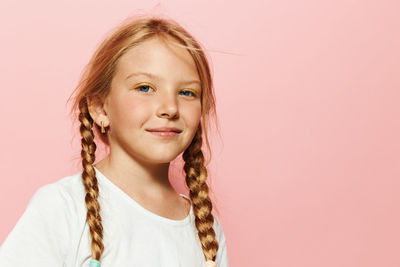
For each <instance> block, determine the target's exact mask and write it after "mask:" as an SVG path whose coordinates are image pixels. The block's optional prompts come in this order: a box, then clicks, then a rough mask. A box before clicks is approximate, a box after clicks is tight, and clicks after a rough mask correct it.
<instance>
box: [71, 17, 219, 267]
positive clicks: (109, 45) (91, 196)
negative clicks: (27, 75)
mask: <svg viewBox="0 0 400 267" xmlns="http://www.w3.org/2000/svg"><path fill="white" fill-rule="evenodd" d="M154 37H158V38H165V37H173V38H174V40H176V41H177V43H176V45H178V46H181V47H183V48H185V49H186V50H187V51H188V52H189V53H190V55H191V56H192V58H193V60H194V62H195V65H196V68H197V72H198V75H199V78H200V83H201V88H202V90H201V111H202V113H201V120H200V123H199V126H198V129H197V131H196V133H195V135H194V137H193V140H192V141H191V143H190V145H189V146H188V147H187V148H186V150H185V151H184V152H183V154H182V157H183V160H184V167H183V169H184V171H185V175H186V177H185V181H186V185H187V186H188V189H189V191H190V192H189V196H190V199H191V203H192V208H193V212H194V215H195V225H196V228H197V232H198V237H199V240H200V242H201V245H202V250H203V253H204V256H205V260H206V261H207V260H212V261H215V259H216V255H217V251H218V246H219V245H218V242H217V240H216V238H215V231H214V229H213V223H214V217H213V215H212V213H211V211H212V208H213V205H212V203H211V199H210V197H209V187H208V185H207V183H206V179H207V169H206V167H205V162H204V161H205V159H204V156H203V152H202V143H203V139H202V129H204V136H205V140H206V144H207V148H208V150H209V151H211V150H210V144H209V141H208V137H207V127H206V125H207V122H208V119H209V118H210V115H214V118H216V110H215V95H214V90H213V81H212V75H211V72H210V67H209V63H208V60H207V57H206V55H205V53H204V51H203V49H202V47H201V45H200V44H199V42H198V41H196V40H195V39H194V37H193V36H192V35H190V34H189V33H188V32H187V31H186V30H185V29H184V28H183V27H182V26H180V25H179V24H178V23H177V22H176V21H174V20H172V19H169V18H168V19H167V18H161V17H154V16H153V17H151V16H147V17H146V16H144V17H138V18H128V19H127V20H125V21H124V22H123V23H121V24H120V25H118V26H117V27H116V28H115V29H114V30H113V31H112V32H111V33H110V34H109V35H108V36H107V37H106V38H105V39H104V40H103V41H102V42H101V43H100V45H99V46H98V48H97V49H96V51H95V53H94V54H93V56H92V58H91V59H90V61H89V63H88V64H87V65H86V66H85V68H84V71H83V72H82V75H81V78H80V81H79V83H78V85H77V87H76V88H75V90H74V91H73V94H74V93H75V97H74V101H73V105H72V108H71V113H72V114H73V115H74V116H75V117H76V118H75V119H76V120H77V119H79V121H80V134H81V137H82V138H81V145H82V150H81V157H82V167H83V171H82V183H83V186H84V188H85V192H86V195H85V203H86V207H87V213H86V219H87V222H88V224H89V231H90V235H91V238H92V239H91V251H92V258H93V259H95V260H98V261H100V258H101V256H102V253H103V250H104V245H103V225H102V218H101V216H100V205H99V202H98V200H97V198H98V196H99V189H98V181H97V178H96V172H95V169H94V167H93V163H94V161H95V151H96V144H95V141H94V134H93V127H94V128H95V131H96V135H97V134H98V136H99V137H100V140H101V141H102V142H104V143H105V144H106V145H109V142H108V140H107V131H106V133H101V131H100V127H99V125H97V124H96V123H94V126H93V119H92V117H91V116H90V114H89V111H88V103H91V102H90V101H94V100H99V101H102V100H104V99H105V97H106V96H107V95H108V93H109V91H110V87H111V81H112V78H113V76H114V73H115V71H116V66H117V63H118V60H119V59H120V57H121V56H122V55H124V54H125V53H126V52H127V51H128V49H130V48H133V47H135V46H137V45H138V44H140V43H142V42H144V41H146V40H148V39H150V38H154ZM71 96H72V95H71ZM70 98H71V97H70ZM216 122H217V121H216ZM106 130H107V128H106Z"/></svg>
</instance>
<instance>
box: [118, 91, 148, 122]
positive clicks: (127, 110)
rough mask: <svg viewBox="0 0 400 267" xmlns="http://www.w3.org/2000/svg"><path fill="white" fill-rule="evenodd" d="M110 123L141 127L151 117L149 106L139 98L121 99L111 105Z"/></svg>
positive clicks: (127, 97)
mask: <svg viewBox="0 0 400 267" xmlns="http://www.w3.org/2000/svg"><path fill="white" fill-rule="evenodd" d="M112 106H113V109H112V114H111V115H112V116H111V117H112V118H111V120H112V122H113V123H118V124H120V125H125V126H128V127H129V125H132V126H133V125H138V124H139V125H141V124H143V123H144V122H145V121H146V120H147V119H148V118H149V117H150V116H151V112H152V111H151V104H150V103H149V102H148V101H146V100H144V99H141V98H135V97H129V96H125V97H121V98H119V99H118V100H117V101H114V103H112Z"/></svg>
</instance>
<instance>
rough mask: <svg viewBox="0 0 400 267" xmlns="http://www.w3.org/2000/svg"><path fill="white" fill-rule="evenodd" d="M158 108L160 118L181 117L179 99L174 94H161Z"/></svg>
mask: <svg viewBox="0 0 400 267" xmlns="http://www.w3.org/2000/svg"><path fill="white" fill-rule="evenodd" d="M159 103H160V104H159V106H158V109H157V116H158V117H160V118H168V119H176V118H178V117H179V109H178V101H177V98H176V96H174V95H172V94H163V95H161V96H160V102H159Z"/></svg>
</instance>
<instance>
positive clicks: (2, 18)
mask: <svg viewBox="0 0 400 267" xmlns="http://www.w3.org/2000/svg"><path fill="white" fill-rule="evenodd" d="M157 3H159V1H149V0H142V1H139V0H137V1H99V0H96V1H94V0H85V1H64V3H60V1H43V0H40V1H12V0H6V1H4V0H3V1H1V3H0V25H1V28H0V31H1V44H0V47H1V49H0V58H1V63H0V68H1V70H0V71H1V76H0V82H1V90H0V99H1V105H0V114H1V115H2V116H1V139H0V146H1V150H2V151H1V154H0V162H1V163H0V164H1V165H0V171H1V180H0V213H1V220H0V243H2V242H3V241H4V239H5V238H6V236H7V234H8V233H9V232H10V231H11V230H12V228H13V226H14V225H15V223H16V222H17V220H18V219H19V217H20V216H21V215H22V213H23V211H24V210H25V207H26V205H27V203H28V201H29V199H30V198H31V196H32V195H33V193H34V192H35V191H36V190H37V189H38V188H39V187H41V186H43V185H44V184H47V183H50V182H55V181H57V180H59V179H60V178H62V177H64V176H67V175H71V174H74V173H76V172H78V170H79V168H80V155H79V152H80V150H79V149H80V143H79V142H80V136H79V132H78V131H77V130H76V129H75V126H76V125H75V126H73V124H72V122H71V120H70V118H69V117H68V114H67V111H68V107H69V106H67V105H66V100H67V98H68V96H69V94H70V93H71V91H72V89H73V88H74V87H75V85H76V84H77V82H78V79H79V75H80V72H81V71H82V68H83V66H84V65H85V64H86V63H87V61H88V60H89V57H90V56H91V54H92V52H93V51H94V49H95V47H96V46H97V44H98V43H99V42H100V40H102V38H103V37H104V36H105V34H106V33H107V32H108V31H109V30H110V29H111V28H112V27H114V26H115V25H117V24H118V23H119V22H121V21H122V20H123V19H125V18H126V17H127V16H130V15H134V14H143V13H152V14H157V13H159V14H163V15H167V16H169V17H171V18H174V19H176V20H177V21H178V22H180V23H181V24H182V25H183V26H184V27H186V28H187V29H188V30H189V31H190V32H191V33H192V34H193V35H194V36H195V37H196V38H197V39H198V40H199V41H200V42H201V43H202V44H203V45H204V46H205V47H206V48H207V54H208V55H209V56H210V59H211V64H212V69H213V73H214V75H215V76H214V77H215V89H216V95H217V108H218V110H217V111H218V113H219V118H220V126H221V138H218V137H216V138H214V139H213V148H214V150H213V152H214V154H213V160H212V164H211V166H210V179H212V186H213V191H214V195H213V199H214V203H215V207H216V208H217V209H218V211H219V214H220V218H221V221H222V224H223V227H224V231H225V234H226V236H227V247H228V255H229V260H230V266H232V267H242V266H254V267H255V266H260V267H264V266H268V267H292V266H295V267H303V266H304V267H321V266H324V267H338V266H340V267H373V266H374V267H377V266H385V267H399V266H400V257H399V255H400V254H399V253H400V215H399V214H400V212H399V206H400V179H399V178H400V105H399V100H400V34H399V29H400V27H399V26H400V16H399V10H400V4H399V1H394V0H393V1H377V0H375V1H365V0H364V1H361V0H346V1H344V0H339V1H338V0H336V1H333V0H331V1H313V0H305V1H285V0H281V1H261V0H260V1H254V0H251V1H222V0H218V1H216V0H213V1H177V0H175V1H162V2H161V4H160V6H156V4H157ZM154 6H156V7H154ZM182 183H183V180H182V179H181V178H179V179H176V180H174V185H176V187H177V190H179V191H182V192H183V190H184V189H183V186H182ZM21 253H22V252H21Z"/></svg>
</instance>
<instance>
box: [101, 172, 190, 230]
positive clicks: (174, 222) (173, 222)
mask: <svg viewBox="0 0 400 267" xmlns="http://www.w3.org/2000/svg"><path fill="white" fill-rule="evenodd" d="M93 168H94V169H95V171H96V177H97V178H100V180H101V181H103V182H104V183H106V184H107V185H108V186H109V187H110V188H112V189H113V190H114V191H116V192H117V193H118V194H120V195H121V196H122V197H123V198H125V199H126V200H127V201H128V202H129V203H130V204H132V205H133V206H134V207H135V208H137V209H138V210H140V211H141V212H142V213H144V214H145V215H147V216H149V217H151V218H153V219H154V220H156V221H159V222H161V223H166V224H170V225H176V226H182V225H186V224H187V223H189V221H190V217H191V216H192V214H193V207H192V205H190V211H189V214H188V215H187V216H186V217H185V218H184V219H182V220H173V219H169V218H166V217H163V216H160V215H158V214H155V213H153V212H151V211H149V210H148V209H146V208H144V207H143V206H141V205H140V204H139V203H138V202H136V201H135V200H134V199H133V198H131V197H130V196H129V195H128V194H127V193H125V192H124V191H123V190H122V189H121V188H119V187H118V186H117V185H116V184H114V183H113V182H112V181H111V180H110V179H108V178H107V177H106V176H105V175H104V174H103V173H102V172H101V171H99V170H98V169H97V168H96V167H95V166H93ZM179 195H180V196H182V197H184V198H186V199H188V200H189V202H190V203H191V201H190V199H189V198H188V197H187V196H185V195H184V194H179Z"/></svg>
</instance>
